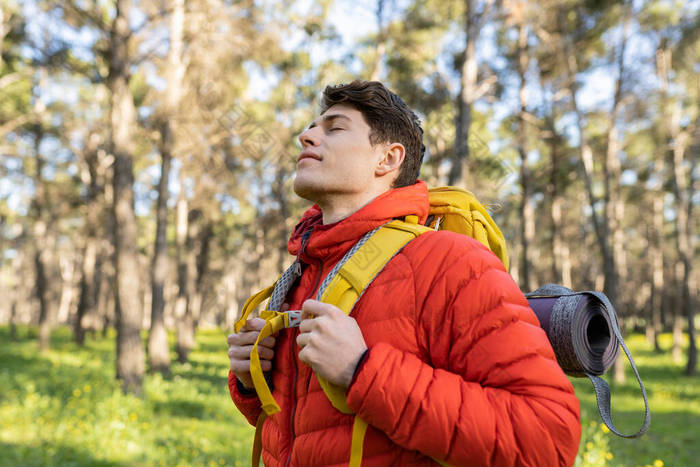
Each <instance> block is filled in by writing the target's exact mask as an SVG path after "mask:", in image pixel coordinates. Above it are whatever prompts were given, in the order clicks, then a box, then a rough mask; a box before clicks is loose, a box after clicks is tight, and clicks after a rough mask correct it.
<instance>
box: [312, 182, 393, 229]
mask: <svg viewBox="0 0 700 467" xmlns="http://www.w3.org/2000/svg"><path fill="white" fill-rule="evenodd" d="M385 191H386V190H384V191H380V190H377V191H376V192H375V191H371V192H365V193H358V194H353V195H346V194H343V195H328V196H326V197H324V199H322V200H318V201H317V202H316V203H317V204H318V206H319V207H320V208H321V212H322V213H323V223H324V224H332V223H333V222H338V221H339V220H341V219H345V218H346V217H348V216H349V215H351V214H353V213H355V212H357V211H359V210H360V209H362V208H363V207H365V206H366V205H368V204H369V203H371V202H372V201H373V200H374V199H375V198H376V197H377V196H379V195H381V194H382V193H384V192H385Z"/></svg>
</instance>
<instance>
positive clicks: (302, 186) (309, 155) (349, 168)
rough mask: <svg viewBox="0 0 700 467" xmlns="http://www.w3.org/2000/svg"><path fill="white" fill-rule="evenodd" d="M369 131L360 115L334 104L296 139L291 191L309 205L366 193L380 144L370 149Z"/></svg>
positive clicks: (372, 178)
mask: <svg viewBox="0 0 700 467" xmlns="http://www.w3.org/2000/svg"><path fill="white" fill-rule="evenodd" d="M369 133H370V127H369V125H368V124H367V122H365V119H364V117H363V116H362V113H360V111H359V110H356V109H354V108H353V107H350V106H347V105H343V104H336V105H334V106H332V107H330V108H329V109H328V110H327V111H326V112H325V113H324V114H323V115H321V116H320V117H318V118H317V119H316V120H314V121H313V122H312V123H311V125H309V127H308V128H307V129H306V130H305V131H303V132H302V133H301V134H300V135H299V142H300V143H301V146H302V151H301V153H300V154H299V157H298V158H297V173H296V178H295V179H294V191H295V192H296V193H297V194H298V195H299V196H301V197H302V198H305V199H308V200H310V201H313V202H319V201H322V200H324V199H325V198H326V197H327V196H338V195H341V196H346V195H350V196H352V195H354V194H361V193H366V192H367V191H368V188H369V187H371V186H372V184H373V183H377V180H376V177H375V169H376V167H377V163H378V162H379V161H380V160H381V159H382V157H383V154H382V151H383V149H384V145H383V144H377V145H376V146H374V147H373V146H371V145H370V142H369Z"/></svg>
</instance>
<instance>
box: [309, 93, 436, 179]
mask: <svg viewBox="0 0 700 467" xmlns="http://www.w3.org/2000/svg"><path fill="white" fill-rule="evenodd" d="M335 104H345V105H349V106H351V107H353V108H355V109H357V110H358V111H360V113H362V116H363V117H364V118H365V120H366V121H367V124H368V125H369V127H370V132H369V142H370V144H372V145H376V144H380V143H393V142H398V143H401V144H403V146H404V148H405V149H406V156H405V158H404V161H403V163H402V164H401V167H400V168H399V175H398V176H397V177H396V180H394V184H393V187H394V188H398V187H402V186H408V185H413V184H414V183H415V182H416V180H417V179H418V173H419V171H420V166H421V163H422V162H423V155H424V154H425V146H424V145H423V129H422V128H421V126H420V119H419V118H418V116H417V115H416V114H415V113H414V112H413V111H412V110H411V109H409V108H408V106H407V105H406V103H405V102H404V101H403V100H401V98H400V97H399V96H397V95H396V94H394V93H393V92H391V91H389V90H388V89H387V88H386V87H384V85H383V84H382V83H380V82H379V81H362V80H355V81H353V82H352V83H349V84H338V85H335V86H326V89H324V90H323V102H322V104H321V113H324V112H326V110H328V109H329V108H330V107H332V106H333V105H335Z"/></svg>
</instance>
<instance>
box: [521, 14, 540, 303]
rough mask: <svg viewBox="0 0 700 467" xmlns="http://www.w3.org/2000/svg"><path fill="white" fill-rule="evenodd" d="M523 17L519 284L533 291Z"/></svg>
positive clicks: (531, 210)
mask: <svg viewBox="0 0 700 467" xmlns="http://www.w3.org/2000/svg"><path fill="white" fill-rule="evenodd" d="M523 21H524V18H523V17H522V16H521V17H520V24H519V25H518V55H517V60H518V76H519V77H520V90H519V96H520V112H519V116H518V135H517V140H518V143H517V144H518V154H520V191H521V198H520V208H519V210H520V222H519V224H520V264H519V268H520V274H519V276H520V286H521V287H522V288H523V290H527V291H532V290H535V288H536V286H535V284H534V282H533V280H532V279H533V277H532V275H531V274H530V269H531V264H530V246H531V245H533V244H534V237H535V212H534V208H533V206H532V200H531V199H530V191H531V188H530V168H529V166H528V162H527V152H528V148H527V128H526V113H527V89H526V84H527V83H526V81H525V74H526V73H527V67H528V63H529V58H528V55H527V53H528V51H527V36H528V32H527V27H526V26H525V25H524V24H523Z"/></svg>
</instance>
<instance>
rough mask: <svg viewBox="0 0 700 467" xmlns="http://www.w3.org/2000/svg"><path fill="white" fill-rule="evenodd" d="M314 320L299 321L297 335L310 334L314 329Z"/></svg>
mask: <svg viewBox="0 0 700 467" xmlns="http://www.w3.org/2000/svg"><path fill="white" fill-rule="evenodd" d="M314 321H315V320H314V318H305V319H302V320H301V324H299V333H300V334H303V333H307V332H311V331H312V330H313V328H314Z"/></svg>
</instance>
